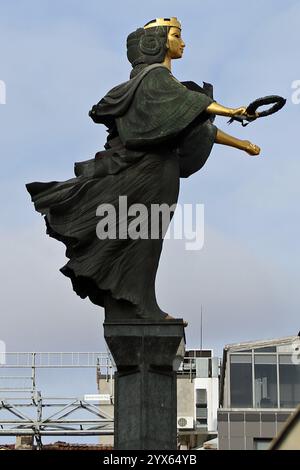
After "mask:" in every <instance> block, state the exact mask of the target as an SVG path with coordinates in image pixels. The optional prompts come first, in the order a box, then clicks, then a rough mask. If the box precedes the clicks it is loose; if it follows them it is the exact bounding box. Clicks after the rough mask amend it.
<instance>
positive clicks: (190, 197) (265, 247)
mask: <svg viewBox="0 0 300 470" xmlns="http://www.w3.org/2000/svg"><path fill="white" fill-rule="evenodd" d="M157 16H177V17H178V18H180V19H181V21H182V24H183V37H184V39H185V42H186V50H185V54H184V58H183V60H181V61H177V62H176V63H175V64H174V68H173V73H174V75H175V76H176V77H177V78H178V79H180V80H194V81H196V82H199V83H200V84H201V82H202V81H203V80H204V81H208V82H211V83H213V85H214V90H215V98H216V99H217V100H218V101H219V102H220V103H222V104H224V105H227V106H240V105H245V104H248V103H249V102H250V101H252V100H253V99H255V98H257V97H259V96H264V95H267V94H280V95H282V96H285V97H286V98H287V104H286V107H285V109H284V110H283V111H282V112H281V113H278V114H276V115H274V116H272V117H270V118H268V119H265V120H263V119H262V120H260V121H256V122H255V123H253V124H252V125H249V126H248V127H247V128H245V129H244V128H242V127H241V126H240V125H238V124H233V125H232V126H231V127H228V126H227V124H226V119H222V118H218V120H217V122H216V124H217V125H218V126H219V127H221V128H222V129H224V130H225V131H228V132H231V133H232V134H234V135H236V136H237V137H240V138H245V139H250V140H252V141H253V142H254V143H256V144H258V145H260V146H261V148H262V153H261V157H259V158H258V159H255V158H250V157H247V156H246V154H245V155H244V154H242V153H240V152H239V151H237V150H233V149H229V148H221V147H220V146H215V148H214V149H213V152H212V155H211V157H210V159H209V161H208V163H207V165H206V166H205V168H204V169H203V170H202V171H201V172H199V173H197V174H196V175H194V176H193V177H191V178H189V179H187V180H184V181H182V187H181V194H180V201H181V202H185V203H193V204H195V203H204V204H205V237H206V238H205V246H204V249H203V250H201V251H199V252H196V253H195V252H187V251H185V250H184V245H183V243H182V242H179V241H170V242H167V243H166V244H165V249H164V252H163V256H162V259H161V265H160V269H159V273H158V279H157V283H158V289H157V290H158V298H159V301H160V303H161V305H162V307H163V308H164V309H165V310H166V311H169V312H170V313H171V314H172V315H175V316H183V317H184V318H185V319H187V320H188V321H189V328H188V329H187V339H188V345H189V346H190V347H194V346H197V345H198V344H199V324H200V321H199V312H200V305H201V303H202V304H203V310H204V346H206V347H214V348H215V349H216V351H217V352H218V353H219V354H220V352H221V349H222V347H223V345H224V344H226V343H229V342H239V341H243V340H251V339H253V340H255V339H263V338H270V337H280V336H284V335H290V334H296V333H297V332H298V330H299V327H300V325H299V312H298V309H299V293H298V285H299V235H300V234H299V192H300V191H299V181H298V180H299V169H300V163H299V155H298V153H299V151H298V146H299V116H300V105H295V104H293V103H292V100H291V96H292V89H291V84H292V82H293V81H294V80H297V79H300V71H299V50H298V49H299V35H300V33H299V21H300V4H299V2H298V1H296V0H294V1H293V0H286V1H284V2H283V1H282V0H264V1H263V2H262V1H259V0H252V1H251V2H245V1H244V2H241V1H240V0H239V1H237V0H227V1H226V2H225V1H223V2H220V1H212V0H202V1H200V0H195V1H193V0H190V1H186V2H182V1H177V0H172V1H169V0H165V1H164V2H162V1H156V0H153V1H151V2H149V3H147V2H141V1H138V0H131V1H130V0H129V1H125V2H121V1H119V2H116V1H112V2H100V1H99V0H98V1H93V0H86V1H85V2H82V1H77V0H60V1H58V0H51V1H50V0H49V1H46V0H27V1H26V2H24V1H21V0H20V1H17V0H12V1H10V2H5V1H4V0H0V57H1V60H0V80H4V81H5V83H6V87H7V103H6V105H0V158H1V169H2V171H1V175H0V178H1V184H0V192H1V197H0V210H1V232H0V237H1V241H0V247H1V248H0V250H1V265H2V269H1V281H0V282H1V283H0V285H1V288H0V289H1V319H2V322H1V334H0V339H2V340H4V341H6V343H7V348H8V349H9V350H10V351H12V350H22V349H23V350H104V342H103V338H102V328H101V324H102V320H103V313H102V311H101V309H99V308H96V307H95V306H93V305H92V304H90V303H89V302H88V301H82V300H81V299H80V298H79V297H77V296H76V295H75V294H74V293H73V292H72V289H71V286H70V283H69V280H68V279H66V278H64V277H63V276H62V275H61V274H60V273H59V271H58V270H59V268H60V267H61V266H62V265H64V264H65V257H64V249H63V246H61V245H60V244H59V243H58V242H56V241H55V240H50V239H48V238H47V237H46V235H45V230H44V225H43V220H42V219H41V217H39V215H38V214H37V213H35V212H34V209H33V206H32V204H31V202H30V198H29V195H28V194H27V193H26V191H25V186H24V185H25V183H26V182H30V181H34V180H40V181H50V180H54V179H57V180H64V179H67V178H70V177H72V175H73V164H74V162H75V161H81V160H85V159H88V158H91V157H92V156H93V155H94V153H95V152H96V151H98V150H99V149H101V148H102V146H103V144H104V139H105V129H104V128H103V129H102V128H101V126H97V125H95V124H93V122H92V121H91V119H90V118H89V117H88V111H89V109H90V107H91V106H92V105H93V104H94V103H96V102H97V101H98V100H99V99H100V98H101V97H102V96H103V95H104V94H105V93H106V91H107V90H108V89H110V88H112V87H113V86H114V85H116V84H118V83H120V82H121V81H124V80H126V79H127V78H128V75H129V72H130V66H129V63H128V62H127V59H126V48H125V43H126V37H127V35H128V33H130V32H131V31H133V30H134V29H136V28H137V27H139V26H141V25H143V24H144V23H145V22H146V21H148V20H150V19H152V18H154V17H157Z"/></svg>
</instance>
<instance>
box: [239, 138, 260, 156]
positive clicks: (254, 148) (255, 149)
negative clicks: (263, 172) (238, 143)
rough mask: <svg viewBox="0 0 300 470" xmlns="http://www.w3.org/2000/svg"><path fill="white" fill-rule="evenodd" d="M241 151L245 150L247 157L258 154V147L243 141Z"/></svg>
mask: <svg viewBox="0 0 300 470" xmlns="http://www.w3.org/2000/svg"><path fill="white" fill-rule="evenodd" d="M243 150H245V152H247V153H248V155H259V154H260V147H259V146H258V145H255V144H252V143H251V142H250V141H249V140H244V146H243Z"/></svg>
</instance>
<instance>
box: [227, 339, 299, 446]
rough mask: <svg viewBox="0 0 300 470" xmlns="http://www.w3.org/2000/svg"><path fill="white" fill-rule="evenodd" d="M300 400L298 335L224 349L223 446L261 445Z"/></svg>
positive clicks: (271, 435) (268, 438) (272, 435)
mask: <svg viewBox="0 0 300 470" xmlns="http://www.w3.org/2000/svg"><path fill="white" fill-rule="evenodd" d="M299 403H300V337H299V336H290V337H287V338H282V339H276V340H270V341H256V342H251V343H239V344H233V345H228V346H226V347H225V348H224V354H223V364H222V370H221V383H220V408H219V410H218V434H219V449H263V448H267V447H268V445H269V444H270V442H271V440H272V439H273V438H274V437H275V436H276V435H277V434H278V432H279V431H280V429H281V428H282V426H283V424H284V422H285V421H286V420H287V418H288V417H289V415H290V414H291V412H293V411H294V410H295V408H296V407H297V406H298V405H299Z"/></svg>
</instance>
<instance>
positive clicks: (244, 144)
mask: <svg viewBox="0 0 300 470" xmlns="http://www.w3.org/2000/svg"><path fill="white" fill-rule="evenodd" d="M215 143H216V144H222V145H229V146H230V147H235V148H237V149H240V150H244V151H245V152H247V153H248V154H249V155H259V153H260V148H259V147H258V145H255V144H252V143H251V142H250V141H249V140H240V139H237V138H236V137H233V136H232V135H229V134H226V133H225V132H223V131H221V130H220V129H218V131H217V134H216V139H215Z"/></svg>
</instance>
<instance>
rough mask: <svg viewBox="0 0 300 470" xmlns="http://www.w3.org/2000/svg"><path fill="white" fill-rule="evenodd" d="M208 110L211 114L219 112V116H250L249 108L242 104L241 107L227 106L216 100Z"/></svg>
mask: <svg viewBox="0 0 300 470" xmlns="http://www.w3.org/2000/svg"><path fill="white" fill-rule="evenodd" d="M206 111H207V112H208V113H209V114H217V115H218V116H227V117H233V116H245V117H246V116H248V114H247V109H246V107H244V106H241V107H240V108H226V107H225V106H222V105H221V104H219V103H217V102H216V101H214V102H213V103H211V104H210V105H209V106H208V107H207V108H206Z"/></svg>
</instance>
